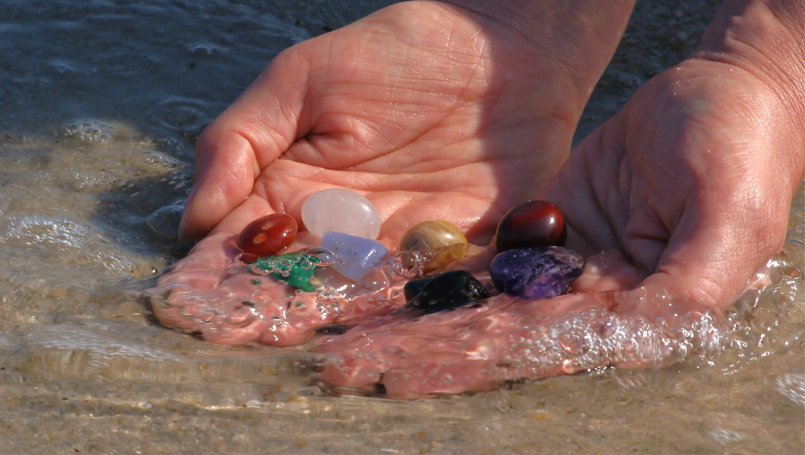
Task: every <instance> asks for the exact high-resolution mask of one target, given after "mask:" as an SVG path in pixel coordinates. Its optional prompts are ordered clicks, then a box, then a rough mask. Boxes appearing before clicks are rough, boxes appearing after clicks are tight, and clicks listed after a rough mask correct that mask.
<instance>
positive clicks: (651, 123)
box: [543, 59, 803, 315]
mask: <svg viewBox="0 0 805 455" xmlns="http://www.w3.org/2000/svg"><path fill="white" fill-rule="evenodd" d="M796 131H798V129H797V128H792V123H791V121H790V118H789V116H788V112H787V110H786V109H785V105H784V103H782V102H781V100H780V97H779V92H778V91H775V90H774V89H773V87H772V86H770V85H769V84H768V83H767V82H765V81H763V80H762V79H761V78H758V77H757V76H756V75H755V74H753V73H752V72H751V71H748V70H746V69H743V68H741V67H740V66H737V65H730V64H727V63H723V62H716V61H708V60H705V59H691V60H687V61H685V62H683V63H682V64H680V65H678V66H677V67H675V68H672V69H670V70H668V71H666V72H665V73H663V74H661V75H659V76H657V77H655V78H654V79H652V80H650V81H649V82H648V83H646V84H645V85H644V86H643V87H641V88H640V89H639V90H638V91H637V92H636V93H635V94H634V96H632V97H631V99H630V100H629V101H628V103H627V104H626V106H625V107H624V109H623V110H622V111H621V112H620V113H619V114H617V115H616V116H615V117H613V118H612V119H611V120H610V121H608V122H606V123H605V124H604V125H602V126H601V127H600V128H598V129H597V130H596V131H595V132H594V133H593V134H591V135H590V136H589V137H587V138H586V139H585V140H584V141H583V142H582V143H581V144H579V146H578V147H577V149H576V150H575V151H574V152H573V153H572V154H571V157H570V159H569V160H568V162H567V163H566V164H565V166H564V167H563V168H562V171H561V172H560V174H559V175H558V176H557V178H556V180H554V181H553V182H552V183H551V184H550V185H549V186H548V187H547V188H546V189H545V192H544V195H543V196H544V197H545V198H547V199H549V200H552V201H554V202H556V203H557V205H559V207H560V208H562V209H563V210H564V212H565V216H566V220H567V221H568V223H569V225H570V235H569V246H570V247H571V248H574V249H576V250H578V251H580V252H582V253H587V254H595V253H597V252H600V251H604V253H603V256H602V257H603V258H604V259H603V260H599V261H598V262H603V263H606V262H609V264H599V266H598V267H597V268H596V267H592V269H593V270H592V271H593V272H595V273H592V274H588V275H592V278H589V276H588V278H589V279H588V280H585V281H583V282H581V283H579V288H580V290H585V288H586V289H590V290H602V289H615V290H618V289H624V288H631V287H633V286H635V285H638V286H642V287H644V288H645V290H644V292H649V293H659V294H661V295H668V296H671V297H675V298H681V299H687V300H692V301H698V302H701V303H704V304H706V305H710V306H717V305H721V306H722V307H723V305H728V304H730V303H731V301H732V299H734V298H735V297H737V295H738V294H739V293H740V292H741V290H742V289H743V288H744V287H745V286H746V284H747V280H748V279H749V278H750V276H751V275H752V273H753V271H754V270H756V269H757V268H758V267H759V266H761V265H762V264H763V263H764V262H765V261H766V260H767V259H768V258H769V257H770V256H771V255H772V254H773V253H775V252H776V251H778V250H779V249H780V247H781V246H782V244H783V242H784V240H785V234H786V228H787V220H788V214H789V208H790V204H791V199H792V197H793V193H794V191H795V190H796V187H797V185H798V184H799V182H800V181H801V180H802V172H803V171H802V161H801V158H797V156H800V155H801V147H802V145H801V143H800V142H801V137H799V135H798V134H797V133H796ZM792 152H793V153H792ZM798 152H799V153H798ZM607 258H609V259H607ZM638 282H639V284H638ZM622 310H624V311H627V310H626V309H622ZM632 310H635V311H638V312H649V313H651V314H652V315H656V314H657V313H656V311H659V309H658V308H631V309H629V310H628V311H632ZM647 315H648V314H647Z"/></svg>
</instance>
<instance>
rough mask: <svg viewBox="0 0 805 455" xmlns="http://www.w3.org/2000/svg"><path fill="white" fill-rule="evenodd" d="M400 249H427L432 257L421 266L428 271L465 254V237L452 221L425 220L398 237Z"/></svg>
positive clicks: (425, 271) (439, 267)
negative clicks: (400, 237)
mask: <svg viewBox="0 0 805 455" xmlns="http://www.w3.org/2000/svg"><path fill="white" fill-rule="evenodd" d="M400 251H429V252H430V253H431V254H432V255H433V257H432V258H431V259H430V260H429V261H428V262H427V263H425V264H424V266H423V268H422V271H423V272H424V273H428V272H430V271H433V270H438V269H443V268H445V267H446V266H447V265H448V264H450V263H451V262H453V261H457V260H459V259H461V258H463V257H464V256H466V255H467V238H466V237H464V233H462V232H461V230H460V229H459V228H457V227H456V226H455V225H453V224H452V223H449V222H447V221H442V220H431V221H425V222H423V223H419V224H417V225H416V226H413V227H412V228H410V229H409V230H408V231H406V233H405V234H404V235H403V236H402V239H400Z"/></svg>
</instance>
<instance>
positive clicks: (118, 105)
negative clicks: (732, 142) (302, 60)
mask: <svg viewBox="0 0 805 455" xmlns="http://www.w3.org/2000/svg"><path fill="white" fill-rule="evenodd" d="M0 3H2V4H0V17H4V18H8V19H6V21H7V22H8V24H10V25H8V26H3V27H0V49H1V50H2V51H3V55H5V56H7V57H8V58H7V59H6V61H7V62H11V63H9V64H3V63H0V99H2V101H3V106H4V107H3V111H2V112H0V214H2V217H0V453H3V454H5V453H8V454H19V453H43V454H44V453H54V454H56V453H58V454H64V453H99V454H100V453H103V454H115V453H121V454H122V453H126V454H128V453H143V454H151V453H172V454H176V453H194V452H195V453H279V452H280V451H282V452H283V453H294V454H319V453H331V454H377V453H390V454H394V453H401V454H420V453H433V454H451V453H455V454H459V453H461V454H464V453H479V454H531V453H551V454H553V453H556V454H559V453H591V454H595V453H601V454H621V453H632V452H637V453H652V454H657V453H668V454H676V453H726V454H751V453H780V454H782V453H786V454H788V453H802V452H803V449H805V441H803V438H804V437H805V434H804V433H803V428H805V363H804V360H805V344H804V342H803V333H805V308H804V307H803V301H805V296H803V291H802V289H803V284H802V281H801V279H794V278H790V277H789V278H783V279H781V280H779V281H778V282H777V283H776V284H775V285H774V286H773V287H771V288H769V289H767V290H765V291H764V292H763V293H762V294H761V295H759V296H757V299H756V300H755V299H750V300H747V301H744V302H742V303H739V305H738V306H736V308H737V309H738V310H747V311H746V312H741V311H736V318H737V319H738V320H740V321H741V323H740V324H739V325H740V327H742V331H741V332H740V333H738V334H736V336H735V337H734V343H733V345H732V346H730V347H729V348H727V349H726V350H725V352H723V353H722V354H721V355H719V356H717V357H715V358H710V359H698V358H694V359H689V360H688V361H686V362H684V363H682V364H679V365H676V366H674V367H672V368H668V369H664V370H659V371H642V372H639V371H627V370H618V369H607V370H602V371H593V372H587V373H582V374H578V375H574V376H564V377H557V378H552V379H547V380H543V381H538V382H532V383H527V384H513V385H511V387H510V388H508V389H506V390H498V391H494V392H488V393H480V394H475V395H462V396H449V397H443V398H439V399H433V400H419V401H406V402H403V401H392V400H383V399H377V398H363V397H349V396H335V395H333V394H332V393H331V392H330V391H328V390H327V389H325V388H322V387H320V386H319V385H317V384H315V382H312V381H311V380H310V378H311V377H313V375H312V371H311V365H312V364H313V363H314V362H315V360H316V359H315V357H314V356H313V355H312V354H308V353H307V352H306V349H305V347H304V346H302V347H298V348H288V349H274V348H268V347H265V348H250V349H245V348H243V349H236V348H230V347H226V346H219V345H214V344H210V343H206V342H204V341H201V340H198V339H195V338H192V337H190V336H188V335H185V334H181V333H177V332H174V331H171V330H168V329H165V328H163V327H160V326H158V325H156V324H154V323H153V320H152V319H151V318H150V317H149V315H148V314H145V312H144V311H143V310H142V307H141V305H140V299H139V291H141V290H142V289H145V288H147V287H149V286H152V285H153V284H154V277H155V276H156V274H157V273H159V271H161V270H162V269H164V268H165V267H166V266H167V265H169V264H170V263H172V262H174V261H175V260H176V259H177V258H179V257H181V256H182V255H184V254H185V253H186V252H187V250H188V249H189V247H190V245H187V244H182V243H179V242H178V241H176V239H175V227H176V223H177V222H178V216H179V213H180V210H181V204H182V203H183V201H184V198H185V197H186V194H187V190H188V188H189V184H190V177H191V175H192V162H193V161H192V143H193V141H194V138H195V136H196V135H197V134H198V132H199V131H200V130H201V128H202V127H203V126H204V125H205V124H206V123H207V122H209V121H210V119H212V118H213V117H214V116H215V115H216V114H217V112H219V111H220V110H221V109H222V108H223V107H224V106H225V105H226V104H227V103H228V102H230V101H231V100H232V99H233V98H234V97H235V96H236V95H237V93H239V92H240V90H242V89H243V88H244V87H245V85H246V84H247V83H248V82H249V80H250V79H251V78H253V77H254V76H255V75H256V73H257V71H259V69H260V68H261V67H262V66H263V65H264V64H265V63H266V62H267V61H268V60H269V59H270V58H271V56H272V55H274V54H275V53H276V52H278V51H279V50H281V49H282V48H284V47H286V46H288V45H290V44H293V43H294V42H297V41H299V40H301V39H305V38H307V37H309V36H313V35H315V34H317V33H321V32H322V31H325V30H326V29H327V28H333V27H337V26H339V25H341V24H343V23H345V22H346V21H349V20H352V19H354V18H356V17H359V16H360V15H362V14H365V13H366V12H368V11H370V10H372V9H375V8H377V7H379V6H381V4H382V2H368V1H365V2H357V3H355V2H353V3H350V4H349V5H347V2H343V3H338V2H334V1H333V2H331V1H316V2H312V1H311V2H293V4H290V3H289V4H288V5H282V4H280V3H279V2H278V3H277V5H273V6H263V7H260V6H253V5H249V4H248V2H242V3H237V2H230V5H229V6H228V7H227V8H226V9H223V10H222V9H220V8H218V7H217V6H215V5H216V3H215V2H209V5H208V6H197V5H196V3H197V2H183V1H174V2H166V1H159V0H155V1H152V2H149V4H146V5H143V4H138V5H137V6H131V5H129V6H111V5H107V4H106V3H104V2H86V3H82V6H80V7H79V6H75V5H74V4H73V2H68V1H63V2H60V1H50V2H37V1H31V2H22V3H21V2H0ZM255 3H258V2H255ZM689 3H690V5H693V4H695V5H698V6H697V8H696V9H693V8H692V6H690V5H689ZM707 4H708V8H709V9H706V10H704V12H701V11H703V10H702V9H701V2H686V1H682V0H680V1H676V2H668V4H666V5H664V6H662V7H658V6H652V5H649V4H646V5H642V2H641V5H638V6H639V8H642V9H640V10H638V12H637V13H636V14H635V17H634V18H633V24H632V25H630V28H629V30H628V33H627V36H626V38H625V41H624V44H623V46H622V48H621V50H620V51H619V53H618V55H617V56H616V58H615V61H614V63H613V65H612V67H611V68H610V70H609V71H608V73H607V74H606V75H605V77H604V78H603V79H602V82H601V84H599V91H597V92H596V94H595V95H594V98H593V101H592V102H591V107H590V109H589V110H588V113H587V114H585V117H584V118H583V121H582V127H581V132H580V133H579V134H583V133H584V131H586V130H589V129H590V128H591V127H592V126H594V125H595V124H597V122H600V120H601V119H602V118H605V117H606V116H607V115H608V114H609V113H611V111H614V110H615V109H617V107H618V106H619V103H620V102H622V101H621V100H622V99H625V97H627V96H628V94H629V93H631V92H632V91H633V90H634V89H635V88H636V87H637V86H639V84H640V83H642V82H644V81H645V79H646V78H648V77H650V76H651V75H652V74H653V73H654V72H656V71H658V70H661V69H662V68H664V67H665V66H667V65H668V64H670V63H671V62H672V61H674V60H676V59H678V58H681V56H683V55H684V54H685V53H686V52H688V51H689V50H690V49H691V46H693V45H695V39H696V36H697V35H696V34H697V33H700V32H701V29H703V27H704V25H703V24H705V23H706V20H708V19H709V17H707V15H708V14H712V8H713V6H715V4H717V2H708V3H707ZM278 5H279V6H278ZM261 8H262V9H261ZM692 11H696V13H695V14H694V13H692ZM132 20H133V21H135V22H132ZM132 23H134V24H138V25H136V26H135V25H132ZM658 30H659V31H658ZM683 35H684V36H683ZM651 40H654V42H655V43H656V46H655V47H654V48H651V49H649V48H641V47H640V46H639V43H643V42H647V41H648V42H651ZM11 43H17V44H14V45H13V46H12V44H11ZM19 43H22V44H19ZM88 119H89V120H88ZM804 207H805V195H804V194H803V188H802V187H801V188H800V190H799V192H798V194H797V198H796V200H795V204H794V208H793V209H792V214H791V224H790V229H789V237H790V239H791V240H790V241H789V242H788V243H787V245H786V250H785V251H786V253H788V257H789V259H790V261H791V262H790V263H788V264H785V265H784V266H785V267H788V268H789V269H790V268H791V267H793V266H794V264H798V266H799V267H800V268H802V267H803V265H805V261H804V260H803V257H804V256H805V249H804V247H803V244H802V242H801V240H802V239H803V237H805V208H804Z"/></svg>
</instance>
